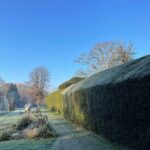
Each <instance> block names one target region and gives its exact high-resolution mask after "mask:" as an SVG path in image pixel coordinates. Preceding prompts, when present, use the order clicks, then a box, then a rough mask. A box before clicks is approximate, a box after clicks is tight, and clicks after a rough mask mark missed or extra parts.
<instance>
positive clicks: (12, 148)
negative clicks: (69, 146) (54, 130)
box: [0, 139, 53, 150]
mask: <svg viewBox="0 0 150 150" xmlns="http://www.w3.org/2000/svg"><path fill="white" fill-rule="evenodd" d="M52 142H53V139H39V140H12V141H5V142H0V149H1V150H49V149H50V147H51V144H52Z"/></svg>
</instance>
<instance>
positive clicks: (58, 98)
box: [46, 90, 63, 113]
mask: <svg viewBox="0 0 150 150" xmlns="http://www.w3.org/2000/svg"><path fill="white" fill-rule="evenodd" d="M61 92H62V90H58V91H55V92H53V93H51V94H49V95H48V96H46V105H47V107H48V109H50V110H55V111H59V112H60V113H62V110H63V97H62V94H61Z"/></svg>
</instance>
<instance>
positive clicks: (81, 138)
mask: <svg viewBox="0 0 150 150" xmlns="http://www.w3.org/2000/svg"><path fill="white" fill-rule="evenodd" d="M49 119H50V122H51V125H52V127H53V128H54V130H55V131H56V132H57V134H58V135H59V137H58V138H57V140H56V141H55V142H54V144H53V145H52V147H51V149H52V150H127V149H125V148H120V147H119V146H117V145H116V144H110V143H109V142H107V141H106V140H104V139H103V138H101V137H100V136H97V135H95V134H94V133H92V132H89V131H87V130H85V129H83V128H82V127H79V126H77V125H75V124H72V123H71V122H69V121H68V120H66V119H64V117H63V116H60V115H50V117H49Z"/></svg>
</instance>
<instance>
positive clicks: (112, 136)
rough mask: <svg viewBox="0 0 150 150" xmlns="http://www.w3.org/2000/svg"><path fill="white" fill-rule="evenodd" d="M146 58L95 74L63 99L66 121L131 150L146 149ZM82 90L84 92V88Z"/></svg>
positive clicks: (149, 95) (149, 76) (149, 124)
mask: <svg viewBox="0 0 150 150" xmlns="http://www.w3.org/2000/svg"><path fill="white" fill-rule="evenodd" d="M148 68H150V56H146V57H143V58H141V59H138V60H135V61H131V62H129V63H127V64H125V65H122V66H118V67H115V68H112V69H109V70H105V71H103V72H100V73H97V74H95V75H93V76H91V77H90V78H88V79H86V80H85V82H84V83H81V84H80V83H79V84H78V83H77V85H75V86H74V87H73V88H72V89H70V90H68V91H67V92H66V93H64V95H63V97H64V98H63V105H64V106H63V111H64V115H65V117H66V118H68V119H70V120H73V121H74V122H77V123H80V124H82V125H83V126H85V127H86V128H88V129H91V130H92V131H94V132H96V133H98V134H100V135H103V136H104V137H105V138H107V139H108V140H109V141H113V142H118V143H120V144H123V145H126V146H129V147H131V149H136V150H138V149H140V150H141V149H145V150H147V148H148V147H150V142H149V137H150V119H149V116H150V107H149V106H150V69H148ZM85 87H86V88H85Z"/></svg>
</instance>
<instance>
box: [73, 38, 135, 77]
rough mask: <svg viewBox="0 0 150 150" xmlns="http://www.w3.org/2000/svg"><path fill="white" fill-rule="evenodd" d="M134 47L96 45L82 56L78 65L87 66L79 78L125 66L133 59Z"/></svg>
mask: <svg viewBox="0 0 150 150" xmlns="http://www.w3.org/2000/svg"><path fill="white" fill-rule="evenodd" d="M134 50H135V48H134V45H133V44H132V43H129V44H126V43H124V42H120V41H119V42H118V41H117V42H113V41H111V42H102V43H98V44H96V45H95V46H94V47H93V48H92V49H91V50H90V51H89V52H88V53H87V54H81V55H80V57H79V58H77V59H76V60H75V62H76V63H79V64H82V65H84V66H85V69H80V70H78V72H77V74H76V75H77V76H84V77H86V76H90V75H92V74H93V73H96V72H99V71H103V70H106V69H108V68H111V67H113V66H116V65H120V64H123V63H125V62H127V61H129V60H131V59H132V58H133V55H134Z"/></svg>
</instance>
